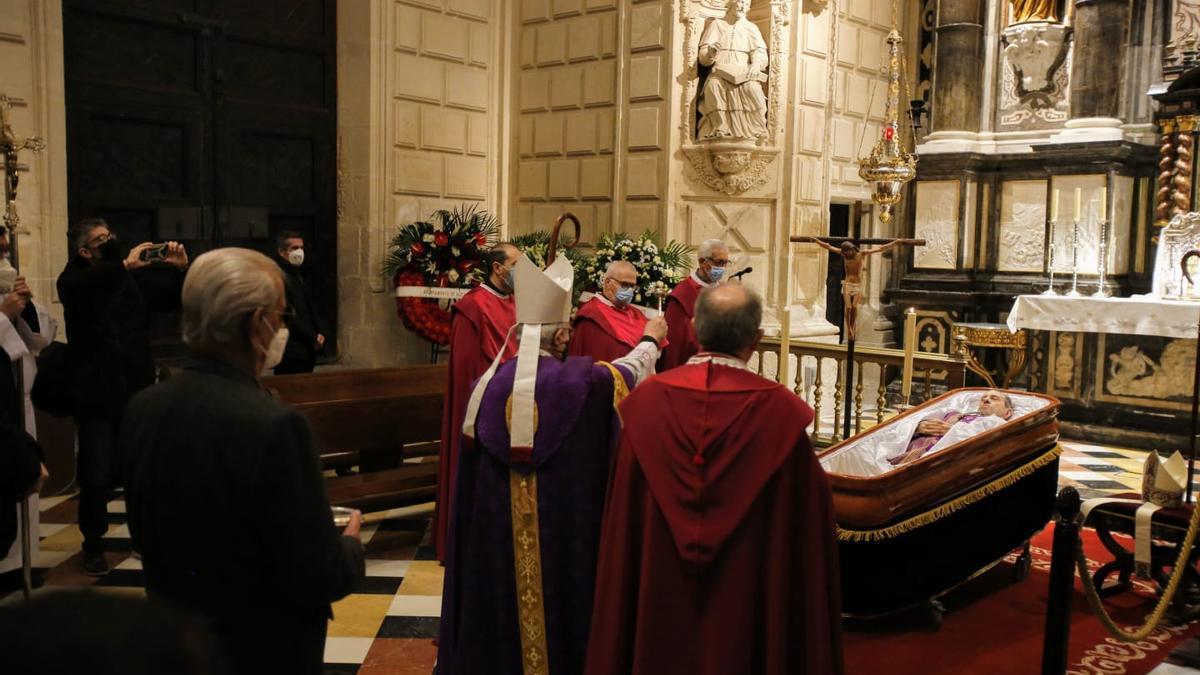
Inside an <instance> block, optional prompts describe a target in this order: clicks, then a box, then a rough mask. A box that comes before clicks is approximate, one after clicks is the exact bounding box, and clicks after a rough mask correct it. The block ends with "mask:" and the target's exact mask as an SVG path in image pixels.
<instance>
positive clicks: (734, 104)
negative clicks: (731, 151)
mask: <svg viewBox="0 0 1200 675" xmlns="http://www.w3.org/2000/svg"><path fill="white" fill-rule="evenodd" d="M748 11H750V0H733V1H732V2H730V3H729V8H728V10H727V14H726V16H725V17H724V18H719V19H713V20H712V21H710V22H709V23H708V26H706V27H705V29H704V34H703V35H701V37H700V50H699V53H698V55H697V56H698V61H699V62H700V65H702V66H707V67H708V68H709V72H708V77H706V78H705V79H704V85H703V89H702V91H701V93H700V99H699V101H698V102H697V104H696V109H697V112H699V114H700V128H699V129H698V130H697V134H696V136H697V138H698V139H699V140H701V141H710V140H758V139H760V138H763V137H765V136H766V135H767V99H766V96H765V95H764V94H763V87H762V85H763V83H764V82H766V81H767V73H766V71H767V43H766V42H765V41H764V40H763V37H762V33H761V32H759V30H758V26H755V25H754V24H753V23H750V20H749V19H747V18H746V12H748Z"/></svg>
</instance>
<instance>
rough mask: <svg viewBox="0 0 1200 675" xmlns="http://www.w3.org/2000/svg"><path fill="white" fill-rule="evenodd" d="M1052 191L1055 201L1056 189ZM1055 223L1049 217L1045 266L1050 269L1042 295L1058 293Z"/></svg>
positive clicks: (1056, 198)
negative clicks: (1048, 279) (1055, 281)
mask: <svg viewBox="0 0 1200 675" xmlns="http://www.w3.org/2000/svg"><path fill="white" fill-rule="evenodd" d="M1054 193H1055V197H1054V198H1055V200H1056V201H1057V200H1058V190H1055V191H1054ZM1055 210H1056V211H1057V209H1055ZM1055 215H1058V214H1057V213H1056V214H1055ZM1057 225H1058V222H1057V221H1056V220H1055V219H1054V218H1051V219H1050V242H1049V246H1048V247H1047V249H1048V250H1047V258H1048V261H1047V267H1048V268H1049V270H1050V287H1049V288H1047V289H1046V290H1044V291H1042V295H1058V291H1056V290H1054V263H1055V262H1057V261H1056V260H1055V259H1054V228H1055V226H1057Z"/></svg>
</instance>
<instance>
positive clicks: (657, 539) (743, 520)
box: [585, 362, 842, 675]
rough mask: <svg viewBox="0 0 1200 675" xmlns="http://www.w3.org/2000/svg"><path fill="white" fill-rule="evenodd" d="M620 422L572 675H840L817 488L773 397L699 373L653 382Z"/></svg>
mask: <svg viewBox="0 0 1200 675" xmlns="http://www.w3.org/2000/svg"><path fill="white" fill-rule="evenodd" d="M620 414H621V418H622V420H623V423H624V428H623V431H622V433H621V438H620V441H619V445H618V448H617V455H616V458H615V463H614V467H613V471H612V478H611V482H610V487H609V496H608V501H607V504H606V507H605V513H604V523H603V526H602V528H601V535H600V537H601V538H600V559H599V562H598V566H597V578H596V596H595V602H594V609H593V613H592V622H591V635H590V638H589V643H588V645H589V646H588V661H587V667H586V670H585V672H586V674H587V675H651V674H653V675H671V674H674V673H678V674H680V675H682V674H685V673H686V674H687V675H727V674H728V673H756V674H762V675H784V674H788V675H792V674H795V673H805V674H808V675H814V674H823V673H840V672H841V671H842V647H841V644H842V641H841V608H840V595H839V594H840V586H839V582H838V565H837V542H836V539H835V528H834V517H833V502H832V496H831V493H830V488H829V482H828V479H827V478H826V476H825V473H824V471H822V469H821V467H820V465H819V464H818V462H817V459H816V456H815V455H814V453H813V451H812V449H811V447H810V446H809V442H808V436H807V434H806V432H805V427H806V426H807V425H808V424H809V422H811V421H812V418H813V412H812V409H811V408H809V407H808V405H806V404H805V403H804V402H803V401H802V400H801V399H800V398H798V397H796V396H795V395H794V394H792V393H791V392H789V391H788V390H787V389H786V388H784V387H782V386H781V385H778V384H776V383H774V382H771V381H769V380H765V379H763V378H761V377H759V376H757V375H755V374H754V373H751V372H749V371H748V370H743V369H740V368H733V367H730V366H725V365H717V364H715V363H712V362H704V363H700V364H688V365H684V366H681V367H679V368H675V369H673V370H670V371H668V372H666V373H662V374H660V375H658V376H657V377H654V378H652V379H650V380H648V381H646V382H644V383H643V384H642V385H641V386H639V387H638V388H637V389H635V390H634V391H633V392H632V393H631V394H630V395H629V396H628V397H627V398H626V399H625V401H624V402H623V403H622V404H621V406H620Z"/></svg>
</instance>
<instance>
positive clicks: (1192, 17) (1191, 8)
mask: <svg viewBox="0 0 1200 675" xmlns="http://www.w3.org/2000/svg"><path fill="white" fill-rule="evenodd" d="M1186 35H1200V0H1175V16H1174V19H1173V20H1172V21H1171V38H1172V39H1174V40H1178V39H1179V38H1182V37H1184V36H1186Z"/></svg>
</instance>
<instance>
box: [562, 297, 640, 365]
mask: <svg viewBox="0 0 1200 675" xmlns="http://www.w3.org/2000/svg"><path fill="white" fill-rule="evenodd" d="M647 321H648V319H647V318H646V315H645V314H642V312H641V310H639V309H638V308H636V307H634V306H633V305H626V306H625V307H624V308H617V307H615V306H613V305H610V304H608V303H606V302H604V301H603V300H601V299H600V296H596V297H594V298H592V299H591V300H588V301H587V302H585V303H583V305H581V306H580V307H579V311H578V312H576V313H575V332H574V333H572V334H571V346H570V347H569V348H568V350H567V352H568V354H569V355H570V356H590V357H592V359H593V360H595V361H608V362H612V361H614V360H616V359H619V358H621V357H622V356H625V355H626V354H628V353H629V350H631V349H633V348H634V347H636V346H637V343H638V341H639V340H641V339H642V332H643V331H645V330H646V322H647Z"/></svg>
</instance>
